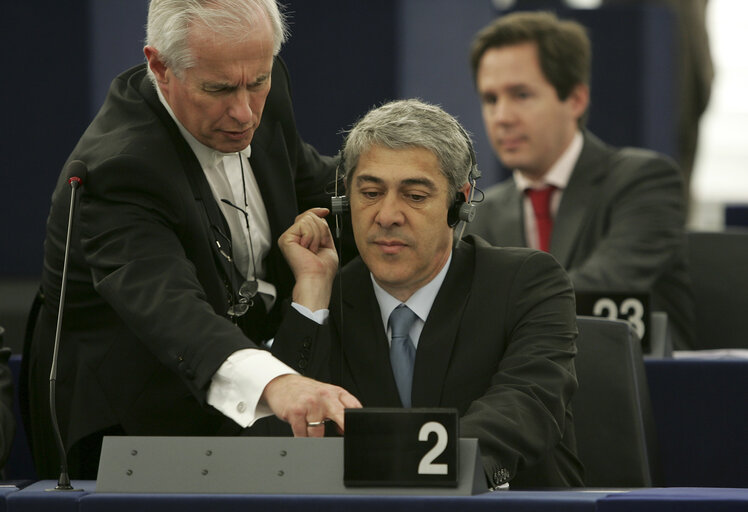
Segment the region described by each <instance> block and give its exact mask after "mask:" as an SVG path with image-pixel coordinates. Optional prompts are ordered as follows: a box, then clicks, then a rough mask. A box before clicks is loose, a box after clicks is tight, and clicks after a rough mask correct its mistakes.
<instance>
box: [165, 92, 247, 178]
mask: <svg viewBox="0 0 748 512" xmlns="http://www.w3.org/2000/svg"><path fill="white" fill-rule="evenodd" d="M154 87H155V86H154ZM156 94H158V99H159V101H160V102H161V104H162V105H163V106H164V108H165V109H166V111H167V112H168V113H169V116H171V118H172V119H173V120H174V122H175V123H176V125H177V128H179V132H180V133H181V134H182V137H184V140H186V141H187V144H189V146H190V148H191V149H192V152H193V153H195V156H196V157H197V160H198V162H200V167H202V168H203V169H215V168H216V167H218V164H219V163H221V161H222V160H223V157H225V156H230V155H235V154H236V153H222V152H221V151H217V150H215V149H213V148H211V147H208V146H206V145H205V144H203V143H202V142H200V141H199V140H197V139H196V138H195V136H194V135H192V134H191V133H190V132H189V131H188V130H187V128H185V127H184V125H183V124H182V123H181V122H180V121H179V119H177V116H176V115H174V111H173V110H172V109H171V106H170V105H169V103H168V102H167V101H166V98H164V95H163V94H161V89H160V88H159V87H156ZM240 153H241V154H242V155H244V157H245V158H249V157H250V155H251V154H252V146H251V145H249V146H247V147H246V148H244V149H243V150H241V151H240Z"/></svg>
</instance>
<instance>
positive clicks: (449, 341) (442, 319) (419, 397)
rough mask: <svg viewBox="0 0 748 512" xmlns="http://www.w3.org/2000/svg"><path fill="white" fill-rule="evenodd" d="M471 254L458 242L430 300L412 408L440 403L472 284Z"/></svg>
mask: <svg viewBox="0 0 748 512" xmlns="http://www.w3.org/2000/svg"><path fill="white" fill-rule="evenodd" d="M472 269H473V258H472V251H470V250H469V249H467V248H466V244H464V243H463V242H460V243H458V244H457V246H456V247H455V249H454V251H453V252H452V262H451V264H450V267H449V270H448V271H447V275H446V277H445V279H444V283H442V286H441V288H440V289H439V293H438V294H437V296H436V300H434V304H433V306H432V307H431V311H430V312H429V316H428V318H427V319H426V324H425V325H424V327H423V331H422V332H421V337H420V339H419V341H418V350H417V351H416V362H415V368H414V374H413V391H412V397H413V406H414V407H418V406H434V405H435V404H439V403H440V402H441V397H442V387H443V385H444V382H445V380H446V375H447V371H448V370H449V363H450V361H451V359H452V352H453V348H454V344H455V343H456V342H457V339H458V337H459V330H460V323H461V321H462V317H463V312H464V309H465V305H466V304H467V302H468V299H469V297H470V286H471V285H472V282H473V276H472V274H473V272H472Z"/></svg>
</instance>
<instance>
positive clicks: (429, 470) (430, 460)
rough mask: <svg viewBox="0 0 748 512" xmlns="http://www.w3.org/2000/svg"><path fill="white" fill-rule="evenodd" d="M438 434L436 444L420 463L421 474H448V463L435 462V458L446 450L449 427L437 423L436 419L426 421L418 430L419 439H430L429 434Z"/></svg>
mask: <svg viewBox="0 0 748 512" xmlns="http://www.w3.org/2000/svg"><path fill="white" fill-rule="evenodd" d="M432 432H433V433H435V434H436V444H435V445H434V446H432V447H431V449H430V450H429V451H428V452H426V455H424V456H423V458H422V459H421V462H420V463H419V464H418V474H419V475H446V474H447V470H448V468H447V465H446V464H434V460H435V459H436V458H437V457H438V456H439V455H441V454H442V452H444V449H445V448H446V447H447V429H446V428H444V425H442V424H441V423H437V422H436V421H429V422H427V423H424V424H423V426H422V427H421V430H420V431H419V432H418V440H419V441H428V440H429V434H431V433H432Z"/></svg>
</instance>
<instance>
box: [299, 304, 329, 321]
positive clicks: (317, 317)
mask: <svg viewBox="0 0 748 512" xmlns="http://www.w3.org/2000/svg"><path fill="white" fill-rule="evenodd" d="M291 306H292V307H293V308H294V309H295V310H296V311H298V312H299V313H301V314H302V315H304V316H305V317H307V318H308V319H309V320H314V321H315V322H317V323H318V324H319V325H325V324H326V323H327V318H328V317H329V316H330V310H329V309H318V310H317V311H312V310H311V309H309V308H308V307H306V306H302V305H301V304H297V303H295V302H292V303H291Z"/></svg>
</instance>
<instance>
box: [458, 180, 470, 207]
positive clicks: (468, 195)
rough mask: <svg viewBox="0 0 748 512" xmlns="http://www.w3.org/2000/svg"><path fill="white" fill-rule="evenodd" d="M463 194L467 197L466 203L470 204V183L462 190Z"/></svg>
mask: <svg viewBox="0 0 748 512" xmlns="http://www.w3.org/2000/svg"><path fill="white" fill-rule="evenodd" d="M460 191H461V192H462V194H463V195H464V196H465V202H466V203H468V202H470V183H465V184H464V185H463V186H462V188H461V189H460Z"/></svg>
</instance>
